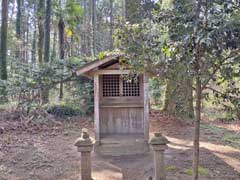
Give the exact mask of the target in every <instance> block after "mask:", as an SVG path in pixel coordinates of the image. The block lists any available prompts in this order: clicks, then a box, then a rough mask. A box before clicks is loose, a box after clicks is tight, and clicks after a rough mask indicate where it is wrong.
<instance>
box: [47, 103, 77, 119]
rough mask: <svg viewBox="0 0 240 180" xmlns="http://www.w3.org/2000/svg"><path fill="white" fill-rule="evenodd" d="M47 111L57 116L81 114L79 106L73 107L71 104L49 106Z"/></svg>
mask: <svg viewBox="0 0 240 180" xmlns="http://www.w3.org/2000/svg"><path fill="white" fill-rule="evenodd" d="M47 112H48V113H49V114H52V115H54V116H57V117H62V118H64V117H71V116H77V115H81V114H82V113H81V110H80V109H78V108H74V107H71V106H69V105H64V104H60V105H52V106H50V107H47Z"/></svg>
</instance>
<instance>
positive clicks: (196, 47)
mask: <svg viewBox="0 0 240 180" xmlns="http://www.w3.org/2000/svg"><path fill="white" fill-rule="evenodd" d="M201 6H202V1H201V0H198V1H196V3H195V13H196V14H195V23H196V24H195V28H194V34H193V43H194V51H195V52H194V54H195V57H194V61H195V62H194V64H195V73H196V74H197V77H196V120H195V122H194V128H195V130H194V140H193V164H192V166H193V167H192V169H193V180H198V179H199V175H198V167H199V136H200V121H201V110H202V107H201V104H202V83H201V77H200V60H201V53H200V52H201V50H200V49H201V47H200V44H199V42H198V40H197V38H196V34H197V32H198V28H197V27H198V19H199V16H200V12H201Z"/></svg>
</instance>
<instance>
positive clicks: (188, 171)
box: [185, 166, 209, 176]
mask: <svg viewBox="0 0 240 180" xmlns="http://www.w3.org/2000/svg"><path fill="white" fill-rule="evenodd" d="M198 172H199V174H200V175H202V176H208V175H209V171H208V169H206V168H203V167H201V166H199V167H198ZM185 173H186V174H187V175H189V176H192V175H193V172H192V168H188V169H186V170H185Z"/></svg>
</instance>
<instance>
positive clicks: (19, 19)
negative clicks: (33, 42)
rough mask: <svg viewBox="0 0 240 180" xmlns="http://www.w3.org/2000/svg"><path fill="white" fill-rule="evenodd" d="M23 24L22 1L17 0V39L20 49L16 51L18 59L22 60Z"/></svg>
mask: <svg viewBox="0 0 240 180" xmlns="http://www.w3.org/2000/svg"><path fill="white" fill-rule="evenodd" d="M21 24H22V0H17V17H16V37H17V40H18V48H17V49H16V58H20V50H19V49H21V43H22V42H21Z"/></svg>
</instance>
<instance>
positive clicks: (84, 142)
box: [74, 130, 93, 180]
mask: <svg viewBox="0 0 240 180" xmlns="http://www.w3.org/2000/svg"><path fill="white" fill-rule="evenodd" d="M74 145H75V146H77V149H78V152H81V180H92V165H91V152H92V150H93V141H92V140H91V138H90V137H89V134H88V131H87V130H82V135H81V137H80V138H78V139H77V140H76V142H75V144H74Z"/></svg>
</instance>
